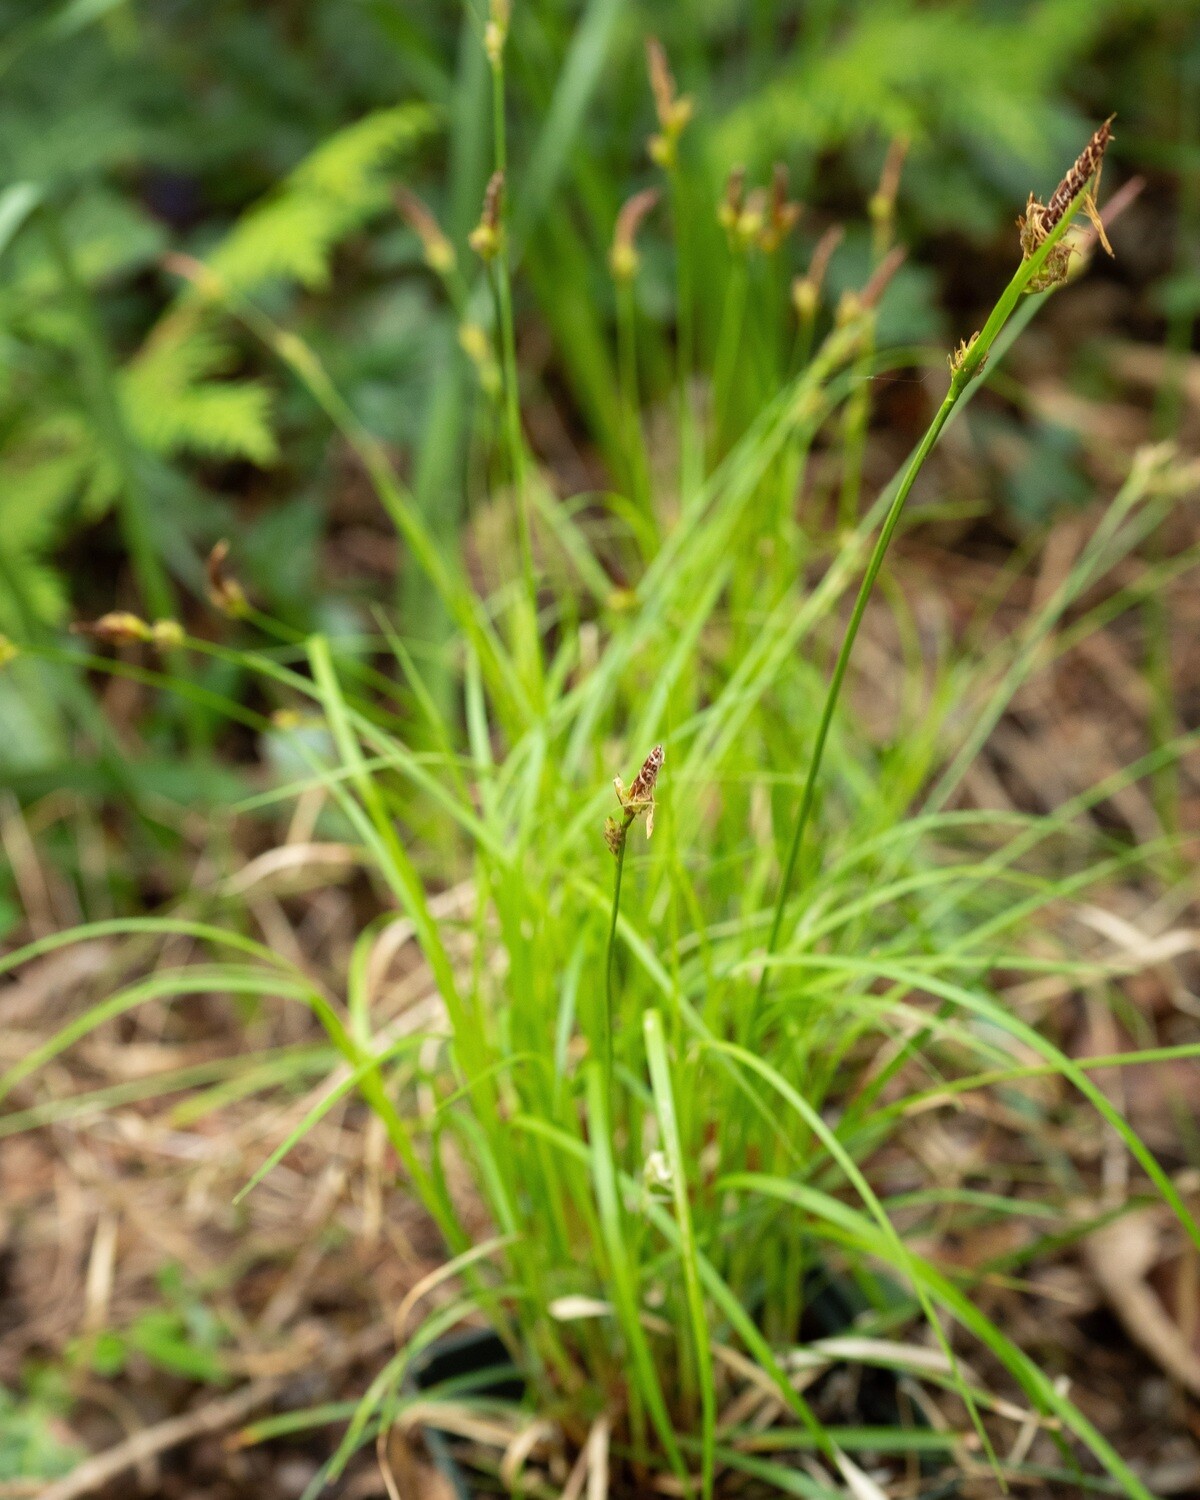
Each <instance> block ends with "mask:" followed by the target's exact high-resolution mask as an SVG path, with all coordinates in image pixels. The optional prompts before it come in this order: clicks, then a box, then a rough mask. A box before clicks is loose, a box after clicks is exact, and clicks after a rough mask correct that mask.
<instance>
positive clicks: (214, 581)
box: [205, 539, 246, 620]
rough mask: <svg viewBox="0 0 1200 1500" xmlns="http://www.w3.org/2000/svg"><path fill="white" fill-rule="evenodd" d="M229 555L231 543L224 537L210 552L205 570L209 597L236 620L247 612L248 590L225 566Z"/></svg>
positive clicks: (223, 612) (222, 611) (216, 605)
mask: <svg viewBox="0 0 1200 1500" xmlns="http://www.w3.org/2000/svg"><path fill="white" fill-rule="evenodd" d="M228 557H229V543H228V542H227V541H225V540H224V539H222V540H221V541H219V542H218V543H217V544H216V546H215V547H214V548H213V549H212V551H211V552H210V553H209V554H208V562H207V564H206V565H205V571H206V572H207V574H208V597H209V601H210V603H211V604H212V606H213V608H214V609H219V610H220V611H221V613H222V614H223V615H228V616H229V618H230V619H231V620H236V619H237V618H238V616H239V615H243V614H245V612H246V590H245V589H244V588H243V587H242V586H241V584H240V583H239V582H238V581H237V579H236V578H235V577H234V576H233V574H232V573H230V572H229V571H228V569H227V568H226V566H225V563H226V560H227V559H228Z"/></svg>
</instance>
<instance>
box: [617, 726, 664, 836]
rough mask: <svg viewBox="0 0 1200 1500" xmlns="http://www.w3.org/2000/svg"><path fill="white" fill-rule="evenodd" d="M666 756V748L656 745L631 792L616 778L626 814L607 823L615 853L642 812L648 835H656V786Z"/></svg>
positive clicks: (618, 796) (618, 797) (618, 799)
mask: <svg viewBox="0 0 1200 1500" xmlns="http://www.w3.org/2000/svg"><path fill="white" fill-rule="evenodd" d="M663 758H664V755H663V747H662V746H661V745H655V747H654V749H653V750H651V752H650V754H649V755H647V757H646V759H645V760H644V761H643V762H642V768H641V770H640V771H639V772H638V773H637V775H636V776H635V777H634V778H633V785H632V786H631V787H630V788H629V790H628V791H626V789H625V783H624V782H623V781H622V780H621V778H620V777H619V776H614V777H613V787H614V789H615V791H616V794H617V801H618V802H619V803H620V804H621V810H622V812H623V813H624V817H622V818H620V819H617V818H607V819H606V820H605V823H604V842H605V843H606V844H607V845H608V847H609V848H610V849H611V850H612V852H613V853H614V854H620V852H621V849H622V847H623V846H624V843H625V835H626V834H627V833H628V832H629V828H630V825H631V824H632V823H633V821H634V819H635V818H637V817H638V816H640V814H642V813H645V814H646V837H647V838H649V837H650V836H651V834H653V832H654V788H655V786H656V785H657V783H658V773H659V771H661V770H662V763H663Z"/></svg>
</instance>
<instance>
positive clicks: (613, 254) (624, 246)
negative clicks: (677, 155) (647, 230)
mask: <svg viewBox="0 0 1200 1500" xmlns="http://www.w3.org/2000/svg"><path fill="white" fill-rule="evenodd" d="M657 202H658V189H657V188H644V189H643V190H642V191H641V192H640V193H634V195H633V197H632V198H629V199H628V200H627V201H626V202H625V203H624V204H623V205H622V207H621V212H620V213H619V214H618V215H617V225H616V229H615V230H614V231H613V242H612V249H611V250H610V251H609V253H608V264H609V269H610V270H611V271H612V273H613V276H614V277H615V279H616V280H617V281H629V280H631V279H632V278H633V277H634V276H635V275H636V274H637V268H638V253H637V245H636V243H635V241H636V238H637V232H638V230H639V228H640V227H641V225H642V221H643V220H644V219H645V217H646V215H647V214H648V213H649V212H650V210H651V209H652V208H653V207H654V205H655V204H656V203H657Z"/></svg>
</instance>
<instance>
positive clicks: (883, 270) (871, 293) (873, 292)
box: [861, 245, 908, 307]
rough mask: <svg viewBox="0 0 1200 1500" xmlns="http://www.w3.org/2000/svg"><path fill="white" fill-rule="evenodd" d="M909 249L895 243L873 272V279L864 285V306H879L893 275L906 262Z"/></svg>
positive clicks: (862, 298) (862, 296)
mask: <svg viewBox="0 0 1200 1500" xmlns="http://www.w3.org/2000/svg"><path fill="white" fill-rule="evenodd" d="M907 257H908V251H907V250H906V249H905V248H904V246H903V245H894V246H893V247H892V248H891V249H890V250H889V251H888V253H887V254H886V255H885V256H884V257H883V259H882V260H881V261H880V262H879V264H878V265H877V266H876V267H875V269H874V271H873V272H872V273H871V279H870V281H868V282H867V284H866V286H865V287H863V289H862V293H861V301H862V305H863V306H864V307H877V306H878V305H879V299H880V298H881V297H882V296H883V294H884V292H886V291H887V289H888V286H889V284H890V283H891V280H892V277H893V276H894V275H895V274H896V272H897V271H898V270H899V269H900V267H901V266H902V265H903V264H904V262H905V260H906V259H907Z"/></svg>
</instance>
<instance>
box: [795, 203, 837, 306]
mask: <svg viewBox="0 0 1200 1500" xmlns="http://www.w3.org/2000/svg"><path fill="white" fill-rule="evenodd" d="M845 233H846V231H845V229H844V228H843V227H842V225H841V224H831V225H830V226H829V228H828V229H827V230H826V231H825V233H824V234H823V235H822V236H821V238H820V239H819V240H818V241H817V244H816V249H814V251H813V253H812V259H811V260H810V261H809V263H808V270H807V272H806V273H805V274H804V275H803V276H797V277H796V279H795V281H793V282H792V302H793V304H794V305H795V308H796V313H797V315H798V316H799V317H800V318H801V320H806V319H809V318H812V317H814V316H815V315H816V311H817V306H818V304H819V302H820V300H821V287H822V285H823V283H824V281H825V273H826V271H827V270H828V269H829V262H830V261H831V260H832V259H833V252H834V251H835V250H836V249H837V247H838V246H839V245H840V244H841V243H842V239H843V237H844V236H845Z"/></svg>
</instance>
